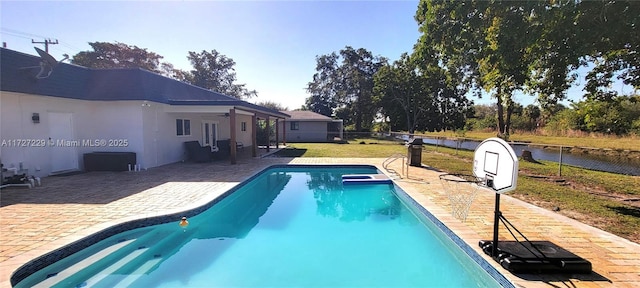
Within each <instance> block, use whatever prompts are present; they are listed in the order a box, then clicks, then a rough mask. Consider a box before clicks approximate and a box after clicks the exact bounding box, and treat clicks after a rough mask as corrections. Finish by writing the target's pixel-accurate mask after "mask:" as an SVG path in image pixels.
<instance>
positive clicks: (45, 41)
mask: <svg viewBox="0 0 640 288" xmlns="http://www.w3.org/2000/svg"><path fill="white" fill-rule="evenodd" d="M31 43H33V44H44V52H47V53H49V44H51V45H54V44H58V39H56V42H53V41H51V39H44V42H36V41H33V39H31Z"/></svg>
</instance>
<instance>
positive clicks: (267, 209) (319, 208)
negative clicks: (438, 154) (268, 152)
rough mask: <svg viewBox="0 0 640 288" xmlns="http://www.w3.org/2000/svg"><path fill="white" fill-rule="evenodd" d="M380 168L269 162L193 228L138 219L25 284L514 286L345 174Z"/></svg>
mask: <svg viewBox="0 0 640 288" xmlns="http://www.w3.org/2000/svg"><path fill="white" fill-rule="evenodd" d="M375 173H378V171H377V170H376V169H375V168H374V167H370V166H350V167H335V166H332V167H327V166H304V167H301V166H278V167H274V168H270V169H267V170H265V171H263V172H261V173H259V174H258V175H256V176H254V177H252V178H251V179H250V180H248V181H246V182H244V183H243V184H242V185H239V186H238V187H237V188H235V189H233V190H232V191H230V193H226V194H225V196H226V197H224V198H223V199H222V200H219V201H216V203H212V204H211V205H207V207H204V208H206V209H202V210H203V211H202V213H200V210H198V211H189V212H185V213H184V214H185V215H188V216H189V225H188V226H187V227H186V228H183V227H180V226H179V225H178V222H179V220H180V218H179V217H177V215H172V216H170V217H165V218H164V219H167V220H166V221H169V220H171V221H170V222H168V223H164V224H158V225H153V226H146V227H142V226H145V224H144V223H142V224H141V223H129V224H128V225H130V226H132V227H139V228H135V229H131V230H127V231H124V232H121V233H117V234H115V235H112V236H110V237H108V238H106V239H104V240H101V241H99V242H97V243H95V244H93V245H91V246H89V247H88V248H86V249H82V250H80V251H79V252H77V253H75V254H72V255H70V256H68V257H66V258H65V259H62V260H59V261H55V263H54V264H52V265H50V266H47V267H46V268H44V269H40V270H38V271H36V272H34V273H33V274H31V275H30V276H28V277H26V278H24V280H22V281H20V282H19V283H18V285H17V286H16V287H32V286H34V285H42V286H47V287H48V286H54V287H55V286H59V287H85V286H94V287H115V286H122V287H124V286H127V287H215V286H219V287H229V286H234V287H237V286H254V287H266V286H270V287H282V286H289V287H291V286H296V287H298V286H306V287H329V286H330V287H335V286H361V287H363V286H367V287H369V286H376V287H400V286H402V287H499V286H500V284H498V282H500V283H502V285H506V286H509V284H510V283H508V281H506V279H504V278H503V277H502V278H501V277H500V276H501V275H496V274H497V273H496V271H490V272H492V273H491V275H492V276H493V277H492V276H490V274H489V273H487V269H486V268H487V267H485V269H483V268H481V267H480V266H479V265H478V264H477V261H478V259H482V258H481V257H474V258H476V259H472V258H470V257H469V256H468V253H469V251H468V250H467V251H463V250H462V249H460V248H459V247H458V246H459V245H460V244H455V243H454V241H452V240H451V239H450V238H449V236H447V235H445V234H444V233H443V231H441V228H442V227H439V226H438V225H436V224H438V223H434V222H433V220H434V219H432V218H431V217H432V216H431V215H429V214H428V212H426V211H422V210H421V209H420V208H418V207H416V206H415V203H412V200H411V199H410V198H409V197H408V196H407V195H406V194H405V193H404V192H403V191H402V190H401V189H400V188H399V187H397V186H394V185H393V184H375V185H370V184H363V185H346V186H343V185H342V177H341V176H342V175H344V174H375ZM209 206H210V207H209ZM196 213H198V214H197V215H195V214H196ZM425 213H426V214H425ZM162 221H165V220H162ZM436 221H437V220H436ZM439 224H441V223H439ZM469 249H470V248H469ZM473 256H474V255H472V257H473ZM476 256H477V255H476ZM51 262H54V261H51ZM486 266H489V265H486ZM494 278H497V280H496V279H494Z"/></svg>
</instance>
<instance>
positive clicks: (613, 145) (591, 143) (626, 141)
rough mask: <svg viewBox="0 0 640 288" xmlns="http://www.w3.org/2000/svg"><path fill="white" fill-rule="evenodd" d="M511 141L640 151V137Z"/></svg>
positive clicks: (483, 135) (477, 135)
mask: <svg viewBox="0 0 640 288" xmlns="http://www.w3.org/2000/svg"><path fill="white" fill-rule="evenodd" d="M421 135H424V136H430V137H433V136H445V137H461V136H460V135H459V134H456V133H455V132H452V131H448V132H432V133H425V134H421ZM495 136H496V133H495V132H477V131H468V132H465V133H464V137H465V138H471V139H476V140H484V139H487V138H490V137H495ZM509 140H510V141H514V142H525V143H535V144H548V145H563V146H576V147H589V148H606V149H615V150H636V151H638V150H640V137H633V136H627V137H616V136H597V137H596V136H589V135H587V136H580V137H578V136H576V137H561V136H542V135H536V134H513V135H510V137H509Z"/></svg>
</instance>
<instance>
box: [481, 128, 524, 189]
mask: <svg viewBox="0 0 640 288" xmlns="http://www.w3.org/2000/svg"><path fill="white" fill-rule="evenodd" d="M473 175H475V176H476V177H478V178H480V179H482V180H483V183H484V184H485V185H486V186H487V187H489V188H491V189H493V190H494V191H495V192H496V193H500V194H501V193H505V192H509V191H512V190H515V189H516V186H517V184H518V183H517V182H518V156H516V153H515V152H514V151H513V149H512V148H511V146H509V143H507V142H505V141H504V140H502V139H500V138H489V139H486V140H484V141H482V143H480V145H478V147H477V148H476V150H475V153H474V156H473Z"/></svg>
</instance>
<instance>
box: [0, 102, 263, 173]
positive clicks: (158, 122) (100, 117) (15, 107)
mask: <svg viewBox="0 0 640 288" xmlns="http://www.w3.org/2000/svg"><path fill="white" fill-rule="evenodd" d="M169 106H170V105H167V104H162V103H155V102H147V101H88V100H77V99H68V98H60V97H49V96H41V95H29V94H23V93H13V92H1V93H0V116H1V120H2V121H1V123H0V144H2V145H1V147H0V160H1V161H2V163H3V164H4V165H5V166H6V167H20V163H22V166H23V168H25V169H29V173H30V174H32V175H35V176H40V177H43V176H47V175H50V174H52V173H55V172H62V171H56V169H55V166H56V165H55V164H54V163H53V162H55V161H57V160H55V159H54V158H55V157H56V156H61V153H62V152H65V153H71V155H70V156H64V155H63V156H62V157H63V159H66V160H69V162H72V166H73V168H74V169H80V170H82V169H84V167H83V154H84V153H90V152H96V151H102V152H135V153H136V158H137V159H136V161H137V164H139V165H140V167H141V168H142V169H147V168H151V167H156V166H160V165H165V164H169V163H174V162H179V161H183V160H186V159H187V155H186V151H185V148H184V142H186V141H192V140H197V141H199V142H200V143H202V128H201V125H202V122H203V121H205V120H206V121H210V122H215V123H217V124H218V131H217V132H218V135H217V139H218V140H224V139H229V138H230V136H231V133H230V127H229V118H228V117H225V116H224V114H220V113H202V112H198V113H193V112H180V113H175V112H166V111H167V110H169V109H168V107H169ZM34 113H38V115H39V117H40V120H39V123H34V121H33V120H32V116H33V114H34ZM50 113H58V114H60V113H61V114H64V115H71V125H70V128H69V129H70V130H71V131H67V132H69V135H71V136H70V137H69V138H70V139H50V138H51V137H52V133H51V129H52V127H50V125H51V121H50V119H49V115H50ZM176 119H188V120H190V122H191V133H190V135H183V136H178V135H176ZM242 122H246V123H247V124H246V128H247V129H246V131H242V124H241V123H242ZM53 128H54V130H55V129H56V128H57V127H55V126H54V127H53ZM61 129H62V130H69V129H66V128H64V127H62V128H61ZM236 129H237V131H236V137H237V141H239V142H242V143H243V145H244V146H245V147H249V146H251V142H252V141H251V135H252V132H251V131H252V129H254V128H253V127H252V126H251V116H249V115H242V114H238V115H237V118H236ZM38 146H42V147H38ZM58 158H60V157H58ZM58 166H59V165H58Z"/></svg>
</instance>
